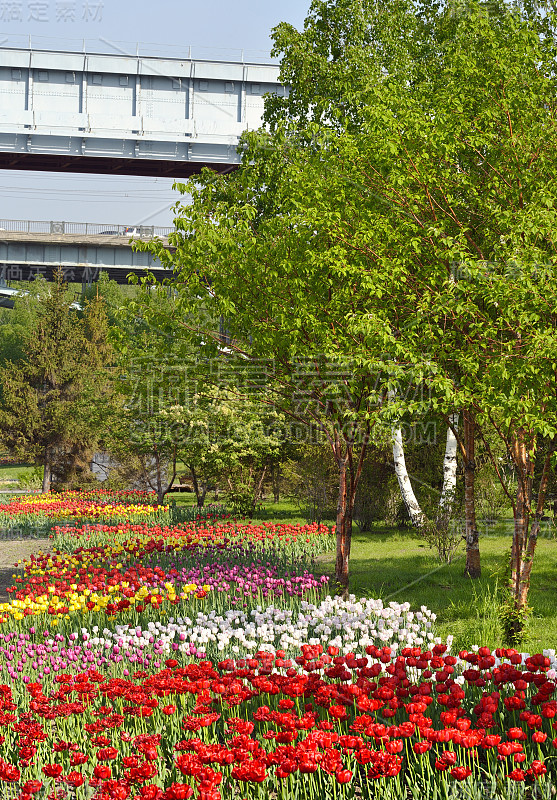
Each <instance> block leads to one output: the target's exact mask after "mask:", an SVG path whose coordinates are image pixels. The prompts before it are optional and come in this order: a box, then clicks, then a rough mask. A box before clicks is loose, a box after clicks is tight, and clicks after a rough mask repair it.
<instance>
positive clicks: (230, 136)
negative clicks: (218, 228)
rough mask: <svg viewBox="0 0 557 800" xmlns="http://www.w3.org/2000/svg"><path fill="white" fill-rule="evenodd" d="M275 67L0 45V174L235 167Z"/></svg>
mask: <svg viewBox="0 0 557 800" xmlns="http://www.w3.org/2000/svg"><path fill="white" fill-rule="evenodd" d="M278 75H279V68H278V66H276V65H272V64H263V63H254V62H250V63H244V62H243V61H242V62H241V63H240V62H237V61H220V60H209V59H196V58H193V57H192V55H191V52H189V53H188V54H184V56H182V57H179V56H175V55H173V56H144V55H139V51H137V53H136V54H131V55H128V54H118V53H116V54H114V53H113V54H110V53H92V52H78V51H75V52H57V51H56V50H47V49H42V50H41V49H39V50H38V49H34V48H32V47H23V46H20V47H16V46H10V47H8V46H1V47H0V169H21V170H43V171H55V172H88V173H110V174H115V173H120V174H126V175H151V176H152V175H154V176H169V177H175V178H186V177H189V176H191V175H194V174H196V173H198V172H200V170H201V168H202V167H204V166H206V167H210V168H211V169H214V170H217V171H221V172H222V171H227V170H230V169H233V168H234V165H236V164H238V163H239V156H238V153H237V149H236V148H237V145H238V141H239V138H240V136H241V134H242V133H243V132H244V131H245V130H248V129H256V128H258V127H259V126H260V124H261V119H262V113H263V95H264V94H265V93H278V94H284V93H285V92H286V91H287V90H286V89H285V88H284V87H283V86H281V85H280V84H279V82H278Z"/></svg>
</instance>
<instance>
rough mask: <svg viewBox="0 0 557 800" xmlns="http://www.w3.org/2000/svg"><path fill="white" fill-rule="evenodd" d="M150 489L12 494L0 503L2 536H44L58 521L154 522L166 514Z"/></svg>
mask: <svg viewBox="0 0 557 800" xmlns="http://www.w3.org/2000/svg"><path fill="white" fill-rule="evenodd" d="M155 500H156V498H155V495H154V493H153V492H106V491H102V490H96V491H89V492H60V493H49V494H31V495H23V496H21V497H14V498H12V499H11V500H10V501H9V502H8V503H1V504H0V531H1V532H2V533H3V534H4V535H6V534H7V535H9V534H13V533H14V532H15V533H18V534H19V535H27V536H28V535H33V534H38V535H45V534H46V533H48V532H49V531H50V529H51V527H52V526H53V525H54V524H55V523H56V522H59V521H64V520H79V521H85V520H87V521H90V522H94V521H96V520H109V519H111V520H114V521H115V522H119V521H121V522H127V521H129V520H130V519H133V520H137V521H142V520H145V521H147V520H150V521H158V520H159V519H160V520H162V519H166V518H167V517H168V506H159V505H157V503H156V502H155Z"/></svg>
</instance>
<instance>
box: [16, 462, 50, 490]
mask: <svg viewBox="0 0 557 800" xmlns="http://www.w3.org/2000/svg"><path fill="white" fill-rule="evenodd" d="M43 472H44V468H43V467H40V466H36V467H34V468H33V470H32V471H31V472H29V471H27V472H18V474H17V482H18V484H19V488H20V489H40V488H41V486H42V484H43Z"/></svg>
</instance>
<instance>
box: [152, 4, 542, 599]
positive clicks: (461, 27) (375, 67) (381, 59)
mask: <svg viewBox="0 0 557 800" xmlns="http://www.w3.org/2000/svg"><path fill="white" fill-rule="evenodd" d="M552 24H553V18H552V16H551V15H550V14H540V13H538V12H536V11H535V9H532V10H528V13H526V12H524V11H523V12H519V11H518V10H516V9H514V8H508V7H506V6H505V5H503V4H497V3H489V4H488V3H474V2H471V3H469V4H467V5H466V6H465V7H464V8H463V10H462V13H460V12H459V13H458V14H456V13H454V9H452V8H449V7H447V6H441V5H439V4H437V3H433V2H432V3H425V4H423V3H421V4H415V3H412V2H399V0H392V2H387V3H386V4H382V5H381V7H378V6H377V4H372V3H369V2H365V1H364V2H360V1H359V0H358V1H357V2H356V0H354V1H353V2H352V1H351V0H346V1H345V2H332V0H324V1H323V2H318V1H317V0H316V2H314V3H313V4H312V7H311V10H310V14H309V16H308V19H307V20H306V24H305V27H304V30H303V32H302V33H299V32H297V31H294V29H292V28H291V27H288V26H280V27H279V29H278V30H277V32H276V42H277V54H281V55H282V56H283V59H282V67H281V74H282V77H283V79H284V80H285V81H286V82H288V83H289V84H290V86H291V91H290V94H289V96H288V98H286V99H283V100H272V101H269V104H268V113H267V119H268V121H269V123H270V125H271V133H270V134H264V133H260V134H257V135H249V136H247V137H246V139H245V152H244V159H243V164H242V168H241V169H240V170H239V171H238V172H237V173H236V174H235V175H232V176H229V177H226V178H216V177H215V176H214V175H212V174H208V173H205V175H204V176H203V177H202V179H201V181H200V182H199V184H198V185H193V184H190V185H189V186H188V188H189V190H190V191H191V193H192V195H193V203H192V205H191V206H189V207H187V208H186V207H182V208H180V209H178V214H177V220H176V232H175V233H174V234H173V236H172V237H171V238H172V243H173V244H174V245H175V246H176V255H175V256H172V255H170V254H168V253H165V252H164V251H163V250H162V248H160V247H158V246H157V245H154V246H153V247H154V250H155V251H156V252H157V255H158V256H159V257H160V258H161V260H163V262H165V263H168V264H169V265H176V266H177V267H178V269H179V271H180V280H181V282H182V284H183V285H187V287H188V290H189V293H190V297H191V298H192V299H194V298H197V297H200V296H202V297H203V298H204V302H205V303H207V304H210V303H213V305H214V306H215V309H216V310H217V311H218V313H220V314H222V315H223V316H225V317H226V319H227V320H228V321H229V322H228V324H229V325H230V329H231V333H232V336H233V339H235V341H236V343H237V344H236V345H235V346H237V347H239V348H240V349H241V350H242V351H243V353H244V354H245V355H246V357H248V358H261V357H269V356H272V357H273V358H274V359H275V364H276V367H277V369H276V372H278V374H279V378H280V380H281V381H282V385H283V386H284V387H287V386H290V388H291V391H290V397H291V396H292V394H293V393H294V376H295V375H296V373H297V368H296V364H297V363H299V362H300V361H302V360H306V361H309V362H310V363H311V364H312V365H313V366H312V369H311V376H312V382H311V386H312V390H311V394H312V396H313V399H314V400H315V402H316V407H317V408H318V411H317V412H315V411H314V420H315V421H316V422H317V423H318V424H319V425H321V426H322V430H323V433H324V434H325V435H327V436H328V438H329V441H330V444H331V446H332V448H333V452H334V453H335V459H336V461H337V465H338V469H339V482H340V492H339V505H338V512H339V513H338V515H337V578H338V580H339V581H340V582H341V583H342V584H343V585H344V586H346V585H347V580H348V566H347V564H348V561H347V559H348V554H349V540H350V518H351V511H352V505H351V503H352V502H353V501H352V497H353V492H355V487H356V486H357V481H358V479H359V475H360V473H361V464H362V452H365V448H366V446H367V443H368V441H369V436H370V434H371V428H372V425H373V426H375V427H376V425H377V419H378V418H381V419H382V421H384V422H385V423H389V424H390V426H395V427H396V426H397V425H399V424H400V422H401V421H403V420H405V419H408V418H410V419H416V418H420V417H421V416H423V415H425V414H426V413H429V414H430V415H431V414H433V415H434V416H435V415H436V416H438V417H439V418H442V419H444V420H445V422H446V423H447V424H451V420H453V419H454V416H453V415H454V414H455V413H461V414H462V418H463V424H462V426H460V427H459V428H458V429H457V428H456V426H454V423H453V431H454V434H455V436H456V438H457V441H458V444H459V448H460V451H461V455H462V458H463V461H464V462H465V464H466V467H467V469H466V470H465V472H466V474H467V476H468V478H467V488H468V492H467V502H466V504H465V506H466V509H467V526H468V533H469V536H468V539H469V548H468V557H469V561H468V564H467V568H468V571H469V572H470V573H472V571H473V570H476V567H477V566H479V561H478V560H479V550H478V547H477V525H476V523H475V519H474V508H473V499H474V485H473V475H474V462H475V459H474V451H473V447H474V442H475V441H476V439H477V436H478V435H479V433H480V432H481V430H482V426H490V425H492V426H497V425H498V426H499V428H500V429H501V430H502V431H503V433H504V436H506V437H507V439H506V441H507V443H508V444H509V447H510V448H511V450H514V452H515V456H514V461H515V469H516V470H517V472H518V473H519V474H521V475H522V478H519V492H518V494H517V497H516V498H515V500H514V501H513V502H514V508H515V536H514V542H515V544H514V545H513V558H514V562H515V563H516V565H517V566H516V568H514V569H515V570H516V572H515V573H514V577H513V587H514V588H513V593H514V597H515V602H516V606H517V609H519V608H520V607H523V606H524V603H525V597H526V595H527V585H528V582H529V570H530V569H531V563H532V556H533V550H534V549H535V541H536V537H537V525H536V524H533V526H532V528H531V529H529V528H528V525H529V521H530V520H531V519H533V520H534V523H535V520H536V519H537V518H538V517H539V515H540V513H541V511H540V510H539V509H538V508H536V510H534V509H533V507H532V500H531V498H532V497H533V494H536V495H537V497H538V503H539V502H541V503H542V508H543V496H544V483H543V480H542V481H541V483H540V487H539V490H538V491H537V492H534V493H533V491H532V487H531V483H530V478H529V477H528V476H529V474H530V473H529V472H528V470H530V471H531V469H532V467H531V462H532V454H533V452H534V451H535V447H536V440H537V437H538V436H540V435H543V436H545V437H552V436H553V435H554V421H555V414H554V403H555V399H554V398H555V391H554V385H553V378H552V377H551V369H552V365H553V355H552V353H554V349H555V348H554V339H553V328H554V322H553V318H552V313H553V308H554V307H555V306H554V304H553V294H552V292H553V289H552V286H553V281H554V277H555V276H554V268H553V263H554V261H553V243H552V242H553V239H552V238H551V231H552V229H553V227H554V224H555V211H554V186H555V180H554V177H553V176H554V174H555V158H556V157H555V152H556V148H555V142H554V138H555V123H554V101H553V98H555V86H554V82H555V72H554V66H553V65H554V63H555V52H554V51H555V37H553V36H548V35H546V34H547V33H548V31H550V29H551V25H552ZM184 188H185V187H182V189H184ZM208 262H209V263H208ZM509 263H514V264H519V273H520V276H519V279H517V280H516V281H509V277H508V275H507V274H506V272H507V268H508V265H509ZM486 264H487V265H488V267H487V268H488V270H489V271H490V273H492V276H491V278H490V282H489V284H488V286H487V288H486V286H484V285H483V284H482V281H481V276H482V274H483V273H485V271H486ZM540 264H549V265H550V266H551V269H550V270H549V271H550V273H551V274H549V275H548V278H547V281H546V282H545V285H544V287H543V290H542V284H541V281H540V278H539V266H536V265H540ZM455 265H460V266H461V265H464V267H465V269H466V270H468V272H467V273H466V275H465V277H463V276H462V275H460V274H455ZM490 265H491V266H490ZM493 265H496V266H493ZM460 266H459V268H460ZM536 270H537V275H538V277H537V278H536ZM200 275H202V276H203V278H201V279H200V278H199V276H200ZM520 281H521V285H520V286H517V285H516V284H517V283H519V282H520ZM208 284H209V286H210V288H208ZM546 287H548V288H547V294H544V292H545V290H546ZM213 332H214V331H213ZM210 333H211V331H207V335H210ZM324 363H327V364H330V363H334V364H337V365H342V367H347V372H348V375H346V376H343V377H342V378H340V379H337V380H335V381H331V380H330V378H327V379H324V372H325V370H324V369H323V368H322V367H323V364H324ZM289 381H290V384H289ZM333 383H334V389H332V390H331V387H332V385H333ZM420 386H422V387H424V386H425V387H427V389H428V391H427V393H426V395H425V396H424V395H422V396H420V395H419V394H418V396H416V393H415V391H413V390H415V389H417V388H419V387H420ZM284 391H285V393H286V392H287V390H286V388H285V389H284ZM302 416H304V415H302ZM304 418H305V420H306V421H307V420H308V419H309V417H308V415H307V414H305V416H304ZM501 425H503V428H501ZM360 443H362V445H363V446H362V447H359V444H360ZM495 466H496V465H495V464H494V468H495ZM542 474H544V473H543V470H542ZM528 530H530V532H529V533H527V531H528ZM517 576H520V577H517Z"/></svg>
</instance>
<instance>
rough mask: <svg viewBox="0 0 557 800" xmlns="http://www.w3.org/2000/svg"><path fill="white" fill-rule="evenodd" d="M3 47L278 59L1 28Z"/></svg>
mask: <svg viewBox="0 0 557 800" xmlns="http://www.w3.org/2000/svg"><path fill="white" fill-rule="evenodd" d="M1 38H2V42H1V47H3V48H12V49H16V50H51V51H53V52H60V51H62V52H71V53H83V54H86V55H123V56H128V57H131V58H164V59H168V58H170V59H172V58H174V59H180V60H184V59H187V60H188V61H191V60H195V61H226V62H237V63H241V64H245V63H256V64H269V65H277V64H278V60H277V59H276V58H273V57H272V56H270V55H269V52H268V51H264V50H245V49H240V48H234V47H227V48H219V47H200V46H191V45H173V44H168V43H166V42H165V43H161V42H158V43H157V42H131V41H122V40H118V39H104V38H98V39H72V38H67V37H54V36H37V35H35V34H33V36H31V35H27V34H23V33H10V32H8V33H6V31H2V36H1Z"/></svg>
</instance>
